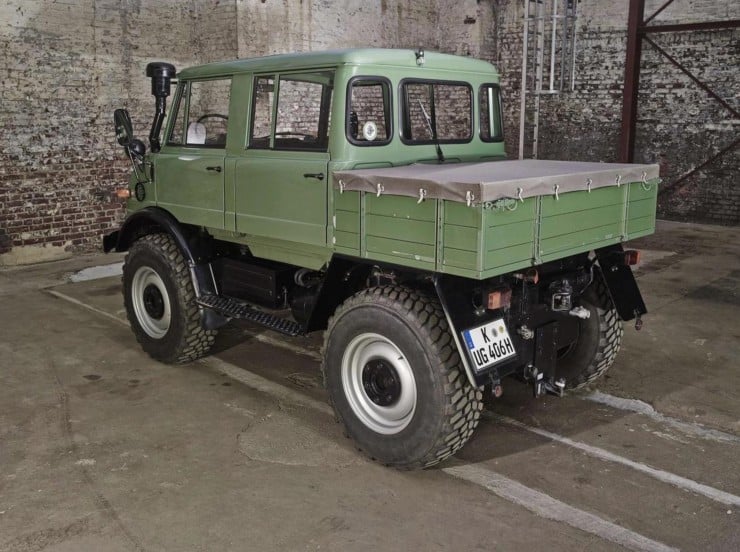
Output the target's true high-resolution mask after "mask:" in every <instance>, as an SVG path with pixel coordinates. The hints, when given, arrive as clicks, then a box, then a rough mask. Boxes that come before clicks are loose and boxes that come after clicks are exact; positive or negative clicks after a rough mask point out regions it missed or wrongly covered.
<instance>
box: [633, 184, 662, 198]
mask: <svg viewBox="0 0 740 552" xmlns="http://www.w3.org/2000/svg"><path fill="white" fill-rule="evenodd" d="M657 195H658V181H657V180H651V181H649V182H647V183H643V182H633V183H631V184H630V201H638V200H641V199H650V198H654V197H657Z"/></svg>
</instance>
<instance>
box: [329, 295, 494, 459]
mask: <svg viewBox="0 0 740 552" xmlns="http://www.w3.org/2000/svg"><path fill="white" fill-rule="evenodd" d="M323 352H324V362H323V365H322V370H323V374H324V382H325V385H326V387H327V390H328V392H329V398H330V400H331V402H332V406H333V407H334V411H335V413H336V415H337V418H338V419H339V421H340V422H342V423H343V424H344V427H345V429H346V431H347V434H348V435H349V437H351V438H352V439H353V440H354V441H355V443H356V444H357V446H358V447H359V448H360V449H361V450H363V451H364V452H365V453H366V454H368V455H369V456H370V457H371V458H373V459H374V460H377V461H379V462H381V463H383V464H386V465H390V466H395V467H398V468H407V469H410V468H422V467H428V466H432V465H434V464H437V463H438V462H440V461H442V460H444V459H445V458H447V457H448V456H450V455H452V454H454V453H455V452H457V451H458V450H459V449H460V448H462V446H463V445H464V444H465V443H466V442H467V441H468V439H469V438H470V436H471V435H472V434H473V430H474V429H475V428H476V426H477V425H478V421H479V418H480V411H481V409H482V402H481V401H482V393H481V390H480V389H477V388H475V387H473V386H472V385H471V384H470V383H469V381H468V379H467V376H466V375H465V372H464V370H463V368H462V366H461V363H460V357H459V355H458V353H457V350H456V348H455V346H454V343H453V340H452V336H451V335H450V331H449V328H448V326H447V320H446V318H445V316H444V312H443V311H442V307H441V306H440V305H439V302H438V301H437V300H436V298H433V297H430V296H428V295H426V294H424V293H422V292H419V291H416V290H411V289H408V288H403V287H399V286H387V287H376V288H370V289H366V290H363V291H360V292H359V293H357V294H356V295H354V296H353V297H351V298H349V299H348V300H347V301H345V302H344V303H343V304H342V305H341V306H340V307H339V308H338V309H337V311H336V312H335V314H334V316H333V317H332V319H331V320H330V322H329V327H328V329H327V331H326V334H325V339H324V351H323Z"/></svg>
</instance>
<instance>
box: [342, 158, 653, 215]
mask: <svg viewBox="0 0 740 552" xmlns="http://www.w3.org/2000/svg"><path fill="white" fill-rule="evenodd" d="M658 169H659V166H658V165H638V164H625V163H588V162H581V161H546V160H538V159H524V160H517V161H489V162H483V163H448V164H423V163H417V164H414V165H405V166H402V167H385V168H378V169H358V170H348V171H335V172H334V176H335V179H334V183H335V186H336V187H337V188H341V189H343V190H356V191H362V192H371V193H376V194H377V193H378V191H380V193H381V194H392V195H401V196H411V197H422V196H423V197H425V198H430V199H432V198H437V199H447V200H452V201H459V202H463V203H468V204H471V203H475V204H477V203H481V202H488V201H496V200H499V199H505V198H522V199H523V198H526V197H534V196H542V195H554V194H562V193H566V192H574V191H582V190H589V189H596V188H603V187H606V186H617V185H622V184H627V183H628V182H643V181H649V180H653V179H655V178H658Z"/></svg>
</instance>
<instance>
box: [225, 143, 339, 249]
mask: <svg viewBox="0 0 740 552" xmlns="http://www.w3.org/2000/svg"><path fill="white" fill-rule="evenodd" d="M327 161H328V156H327V154H325V153H320V152H295V151H266V150H248V151H247V152H246V155H245V157H243V158H240V159H239V160H238V161H237V164H236V194H235V196H236V199H235V204H236V213H237V215H236V229H237V231H238V232H241V233H244V234H252V235H256V236H263V237H277V238H279V239H284V240H289V241H294V242H296V244H301V243H302V244H313V245H325V244H326V235H327V208H328V207H327V181H326V179H324V180H317V179H315V178H306V177H304V174H306V173H326V172H327Z"/></svg>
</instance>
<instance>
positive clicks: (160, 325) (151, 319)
mask: <svg viewBox="0 0 740 552" xmlns="http://www.w3.org/2000/svg"><path fill="white" fill-rule="evenodd" d="M159 300H161V305H160V304H159ZM131 303H132V304H133V307H134V313H135V314H136V320H138V322H139V325H140V326H141V328H142V329H143V330H144V331H145V332H146V334H147V335H148V336H149V337H152V338H154V339H161V338H163V337H164V336H165V334H166V333H167V331H168V330H169V329H170V319H171V316H172V312H171V309H170V296H169V294H168V293H167V288H166V287H165V285H164V282H163V281H162V278H161V277H160V276H159V274H157V273H156V272H155V271H154V269H152V268H150V267H148V266H142V267H139V269H138V270H137V271H136V273H135V274H134V278H133V280H132V282H131Z"/></svg>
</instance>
